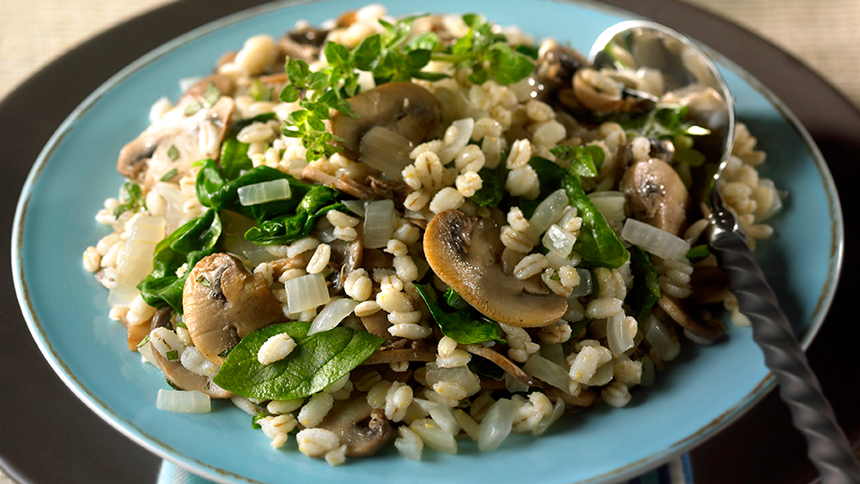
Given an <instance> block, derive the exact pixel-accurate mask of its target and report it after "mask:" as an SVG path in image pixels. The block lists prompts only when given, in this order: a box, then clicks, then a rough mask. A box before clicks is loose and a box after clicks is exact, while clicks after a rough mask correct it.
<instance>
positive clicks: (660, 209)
mask: <svg viewBox="0 0 860 484" xmlns="http://www.w3.org/2000/svg"><path fill="white" fill-rule="evenodd" d="M621 191H622V192H624V195H625V196H626V197H627V202H628V203H629V204H630V208H631V209H633V213H634V214H635V215H636V218H637V219H638V220H641V221H643V222H645V223H647V224H650V225H653V226H654V227H657V228H658V229H662V230H665V231H666V232H669V233H671V234H674V235H678V236H680V235H681V233H682V232H683V229H684V227H685V226H686V223H687V205H688V204H689V198H690V195H689V192H688V191H687V187H686V186H684V182H683V180H681V177H680V176H679V175H678V173H677V172H676V171H675V169H674V168H672V166H671V165H669V164H668V163H666V162H665V161H663V160H660V159H657V158H651V159H649V160H647V161H639V162H637V163H634V164H633V165H632V166H631V167H630V168H628V169H627V171H626V172H624V176H623V177H622V178H621Z"/></svg>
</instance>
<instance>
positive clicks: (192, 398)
mask: <svg viewBox="0 0 860 484" xmlns="http://www.w3.org/2000/svg"><path fill="white" fill-rule="evenodd" d="M155 406H156V407H158V409H159V410H164V411H167V412H175V413H208V412H210V411H211V410H212V405H211V402H210V400H209V395H207V394H205V393H203V392H198V391H194V390H192V391H180V390H165V389H163V388H162V389H160V390H158V396H157V397H156V399H155Z"/></svg>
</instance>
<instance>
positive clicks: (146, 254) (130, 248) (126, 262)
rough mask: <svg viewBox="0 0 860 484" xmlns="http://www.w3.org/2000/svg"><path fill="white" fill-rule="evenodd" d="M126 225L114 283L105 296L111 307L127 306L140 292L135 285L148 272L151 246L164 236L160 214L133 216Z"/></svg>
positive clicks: (163, 224) (152, 250)
mask: <svg viewBox="0 0 860 484" xmlns="http://www.w3.org/2000/svg"><path fill="white" fill-rule="evenodd" d="M129 224H130V225H131V226H130V227H129V229H128V234H129V235H128V239H126V242H125V245H124V246H123V248H122V250H121V251H120V253H119V257H118V258H117V279H118V281H117V285H116V287H114V288H113V289H111V291H110V294H109V296H108V303H109V304H111V305H112V306H113V305H118V304H119V305H123V306H130V305H131V301H132V300H133V299H134V298H135V297H136V296H137V295H138V294H139V293H140V291H138V290H137V284H138V283H140V281H142V280H143V278H144V277H146V276H147V275H148V274H149V273H150V272H152V256H153V254H154V253H155V245H156V244H157V243H158V242H160V241H161V239H163V238H164V237H165V223H164V218H163V217H145V216H135V218H134V219H132V220H131V221H130V222H129Z"/></svg>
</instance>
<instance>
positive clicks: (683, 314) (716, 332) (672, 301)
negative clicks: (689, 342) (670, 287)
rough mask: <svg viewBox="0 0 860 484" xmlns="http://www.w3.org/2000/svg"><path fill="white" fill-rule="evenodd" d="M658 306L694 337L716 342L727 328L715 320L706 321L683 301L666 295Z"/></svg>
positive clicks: (659, 301) (658, 302) (659, 300)
mask: <svg viewBox="0 0 860 484" xmlns="http://www.w3.org/2000/svg"><path fill="white" fill-rule="evenodd" d="M657 305H658V306H660V308H661V309H662V310H663V311H666V314H668V315H669V317H670V318H672V319H673V320H674V321H675V322H676V323H678V324H679V325H680V326H681V327H682V328H684V329H686V330H687V331H689V332H690V333H692V334H693V335H694V336H698V337H699V338H703V339H705V340H709V341H716V340H717V339H719V338H720V336H722V335H723V331H725V327H724V326H723V325H722V323H721V322H719V321H717V320H715V319H708V320H705V319H703V318H701V317H699V315H698V312H697V311H696V310H694V309H693V308H691V307H689V306H688V305H687V303H686V302H684V300H683V299H676V298H674V297H672V296H669V295H668V294H664V295H663V296H662V297H661V298H660V299H658V300H657Z"/></svg>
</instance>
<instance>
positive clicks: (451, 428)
mask: <svg viewBox="0 0 860 484" xmlns="http://www.w3.org/2000/svg"><path fill="white" fill-rule="evenodd" d="M412 401H413V402H414V403H415V404H416V405H418V406H419V407H421V409H422V410H424V411H425V412H427V413H428V414H430V418H432V419H433V421H434V422H436V424H437V425H439V427H440V428H441V429H442V430H444V431H445V432H448V433H449V434H451V435H457V432H459V431H460V423H459V422H457V419H455V418H454V413H453V412H452V411H451V407H449V406H447V405H442V404H441V403H438V402H431V401H430V400H425V399H423V398H413V399H412Z"/></svg>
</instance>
